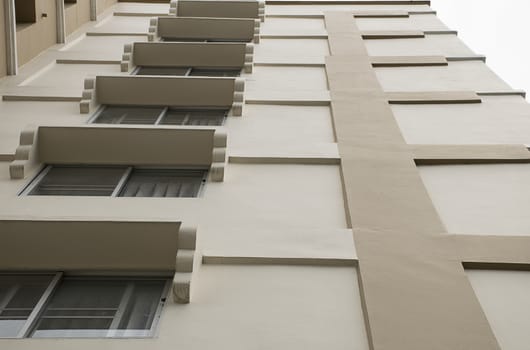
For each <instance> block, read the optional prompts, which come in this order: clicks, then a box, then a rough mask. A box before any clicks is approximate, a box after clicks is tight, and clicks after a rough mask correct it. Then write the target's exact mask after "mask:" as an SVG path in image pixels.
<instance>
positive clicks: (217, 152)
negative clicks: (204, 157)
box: [210, 129, 228, 182]
mask: <svg viewBox="0 0 530 350" xmlns="http://www.w3.org/2000/svg"><path fill="white" fill-rule="evenodd" d="M227 138H228V137H227V134H226V131H224V130H221V129H216V130H215V132H214V135H213V150H212V165H211V167H210V180H211V181H213V182H222V181H223V180H224V173H225V163H226V145H227Z"/></svg>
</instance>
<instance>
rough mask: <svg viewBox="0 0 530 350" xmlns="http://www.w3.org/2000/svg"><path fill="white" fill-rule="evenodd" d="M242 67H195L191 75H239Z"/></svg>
mask: <svg viewBox="0 0 530 350" xmlns="http://www.w3.org/2000/svg"><path fill="white" fill-rule="evenodd" d="M240 73H241V69H199V68H193V69H192V70H191V73H190V75H191V76H201V77H238V76H239V74H240Z"/></svg>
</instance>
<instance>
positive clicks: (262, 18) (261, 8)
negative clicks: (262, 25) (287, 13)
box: [258, 0, 265, 22]
mask: <svg viewBox="0 0 530 350" xmlns="http://www.w3.org/2000/svg"><path fill="white" fill-rule="evenodd" d="M258 17H259V19H260V21H261V22H265V0H259V1H258Z"/></svg>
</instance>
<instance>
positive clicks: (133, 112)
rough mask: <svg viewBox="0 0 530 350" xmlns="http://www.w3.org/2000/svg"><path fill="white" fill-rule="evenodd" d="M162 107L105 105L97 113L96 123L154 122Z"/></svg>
mask: <svg viewBox="0 0 530 350" xmlns="http://www.w3.org/2000/svg"><path fill="white" fill-rule="evenodd" d="M163 110H164V107H116V106H106V107H105V109H104V110H103V111H101V113H100V114H99V115H98V117H97V118H96V120H95V121H94V123H96V124H139V125H145V124H147V125H149V124H154V123H155V122H156V120H157V119H158V117H159V116H160V114H161V113H162V111H163Z"/></svg>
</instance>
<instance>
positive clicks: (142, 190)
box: [120, 169, 206, 197]
mask: <svg viewBox="0 0 530 350" xmlns="http://www.w3.org/2000/svg"><path fill="white" fill-rule="evenodd" d="M205 175H206V170H187V169H159V170H158V169H134V170H133V172H132V174H131V176H130V177H129V180H128V181H127V184H126V185H125V188H124V189H123V190H122V192H121V194H120V197H197V195H198V194H199V190H200V188H201V185H202V183H203V179H204V177H205Z"/></svg>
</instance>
